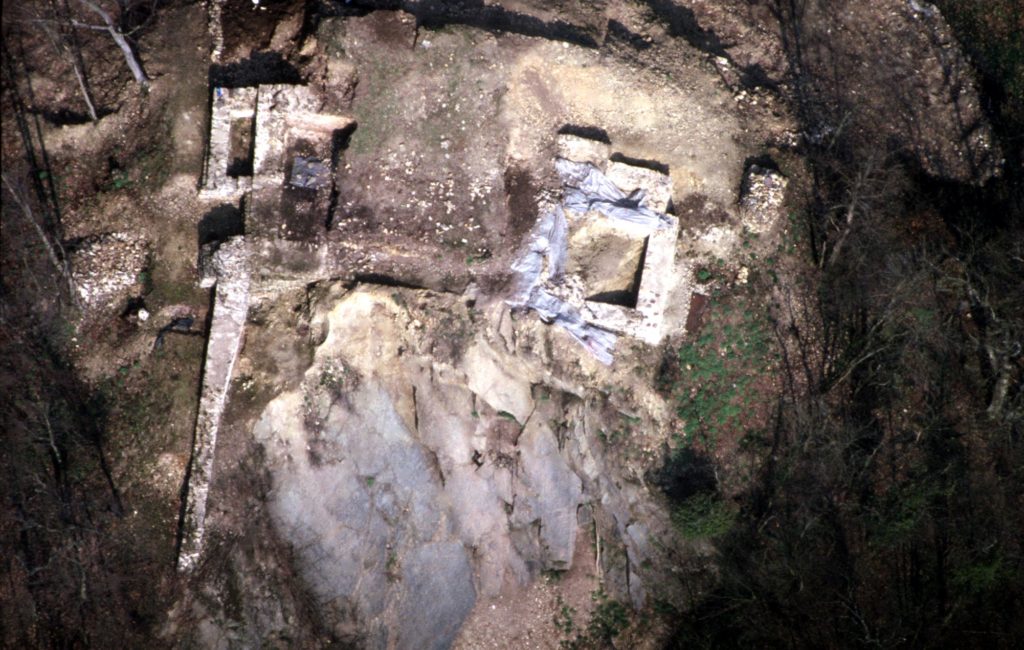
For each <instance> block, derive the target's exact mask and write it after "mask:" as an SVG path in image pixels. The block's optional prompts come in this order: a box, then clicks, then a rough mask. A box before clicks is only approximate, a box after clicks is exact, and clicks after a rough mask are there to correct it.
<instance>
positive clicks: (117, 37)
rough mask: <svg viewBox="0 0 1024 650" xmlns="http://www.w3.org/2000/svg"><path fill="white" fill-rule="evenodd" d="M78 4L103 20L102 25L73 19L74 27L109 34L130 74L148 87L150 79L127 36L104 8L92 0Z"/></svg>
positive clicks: (84, 0)
mask: <svg viewBox="0 0 1024 650" xmlns="http://www.w3.org/2000/svg"><path fill="white" fill-rule="evenodd" d="M78 2H79V4H81V5H82V6H83V7H85V8H86V9H88V10H89V11H91V12H92V13H94V14H96V15H97V16H99V18H100V20H102V21H103V25H90V24H87V23H82V22H79V21H75V22H74V24H75V26H76V27H85V28H88V29H98V30H102V31H105V32H107V33H108V34H110V37H111V38H113V39H114V42H115V43H117V46H118V47H119V48H121V52H122V53H123V54H124V60H125V62H126V63H127V64H128V68H129V69H130V70H131V71H132V76H133V77H135V81H137V82H139V85H141V86H142V87H143V88H148V87H149V82H150V79H149V77H148V76H147V75H146V72H145V71H144V70H143V69H142V64H141V63H140V62H139V59H138V58H137V57H136V56H135V51H134V50H132V46H131V44H130V43H129V42H128V38H127V37H126V36H125V35H124V33H123V32H121V29H120V28H119V27H118V26H117V23H115V22H114V19H113V18H112V17H111V15H110V13H109V12H108V11H107V10H105V9H104V8H103V7H102V6H100V5H99V3H97V2H93V0H78Z"/></svg>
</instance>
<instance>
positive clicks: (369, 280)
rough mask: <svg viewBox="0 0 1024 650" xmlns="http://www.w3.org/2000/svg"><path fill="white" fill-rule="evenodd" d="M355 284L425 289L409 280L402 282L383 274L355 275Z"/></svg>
mask: <svg viewBox="0 0 1024 650" xmlns="http://www.w3.org/2000/svg"><path fill="white" fill-rule="evenodd" d="M355 282H356V283H357V284H379V285H381V286H384V287H397V288H400V289H426V288H427V287H424V286H421V285H418V284H416V283H414V282H410V281H409V280H403V279H400V278H396V277H393V276H390V275H385V274H383V273H357V274H356V276H355Z"/></svg>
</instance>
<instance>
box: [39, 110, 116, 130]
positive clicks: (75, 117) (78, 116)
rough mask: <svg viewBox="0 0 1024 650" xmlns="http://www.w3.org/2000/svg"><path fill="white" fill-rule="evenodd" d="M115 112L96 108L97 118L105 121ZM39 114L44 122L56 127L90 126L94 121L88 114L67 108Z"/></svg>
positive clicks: (41, 111)
mask: <svg viewBox="0 0 1024 650" xmlns="http://www.w3.org/2000/svg"><path fill="white" fill-rule="evenodd" d="M114 112H115V111H113V110H111V109H109V108H100V107H97V108H96V117H98V118H99V119H101V120H102V119H103V118H104V117H106V116H108V115H113V114H114ZM38 114H39V115H40V116H42V118H43V119H44V120H46V121H47V122H49V123H50V124H52V125H54V126H74V125H76V124H88V123H89V122H91V121H92V118H91V117H90V116H89V114H88V113H85V112H81V111H73V110H70V109H67V108H61V109H59V110H56V111H47V110H40V111H38Z"/></svg>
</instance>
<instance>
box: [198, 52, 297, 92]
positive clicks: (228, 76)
mask: <svg viewBox="0 0 1024 650" xmlns="http://www.w3.org/2000/svg"><path fill="white" fill-rule="evenodd" d="M209 78H210V87H211V88H215V87H217V86H222V87H225V88H240V87H244V86H258V85H260V84H297V85H301V84H303V83H305V81H304V80H303V78H302V75H301V74H300V73H299V70H298V68H296V67H295V66H294V65H293V64H292V63H290V62H289V61H288V60H287V59H285V58H284V57H283V56H281V54H280V53H279V52H257V51H255V50H254V51H253V52H252V53H251V54H250V55H249V58H247V59H243V60H242V61H237V62H234V63H228V64H224V65H211V66H210V73H209Z"/></svg>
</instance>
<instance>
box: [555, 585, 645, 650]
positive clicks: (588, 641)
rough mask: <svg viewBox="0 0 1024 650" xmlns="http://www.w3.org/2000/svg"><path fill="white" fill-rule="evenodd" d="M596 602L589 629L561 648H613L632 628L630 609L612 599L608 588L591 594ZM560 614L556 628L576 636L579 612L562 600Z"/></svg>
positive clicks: (578, 649)
mask: <svg viewBox="0 0 1024 650" xmlns="http://www.w3.org/2000/svg"><path fill="white" fill-rule="evenodd" d="M590 598H591V599H592V600H593V601H594V603H595V605H594V611H593V612H592V613H591V615H590V621H589V622H588V623H587V627H586V629H585V630H582V631H579V632H577V633H576V636H575V637H574V638H572V639H565V640H563V641H562V642H561V644H560V647H561V648H563V649H564V650H585V649H588V648H604V647H611V644H612V642H613V641H614V640H615V638H616V637H617V636H619V635H620V634H621V633H622V632H623V631H624V630H625V629H626V628H627V627H629V623H630V617H629V609H627V608H626V606H625V605H623V604H622V603H620V602H619V601H617V600H614V599H612V598H611V597H610V596H608V594H607V593H605V591H604V589H598V590H597V591H595V592H593V593H592V594H590ZM558 604H559V605H560V608H559V612H558V614H556V615H555V626H556V627H558V629H559V631H561V632H563V633H564V634H572V633H573V631H575V629H576V627H575V625H574V624H573V621H572V614H574V613H575V610H574V609H572V608H571V607H568V606H567V605H566V604H565V603H564V602H562V600H561V598H559V600H558Z"/></svg>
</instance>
